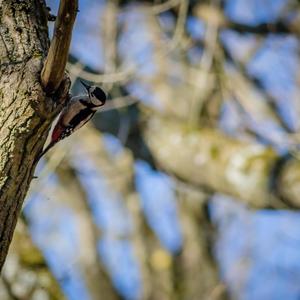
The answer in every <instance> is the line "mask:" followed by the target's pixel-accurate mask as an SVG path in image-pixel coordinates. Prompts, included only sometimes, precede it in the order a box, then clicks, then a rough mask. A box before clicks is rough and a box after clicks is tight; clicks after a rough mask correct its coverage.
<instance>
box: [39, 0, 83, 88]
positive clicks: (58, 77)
mask: <svg viewBox="0 0 300 300" xmlns="http://www.w3.org/2000/svg"><path fill="white" fill-rule="evenodd" d="M77 11H78V0H61V1H60V5H59V10H58V16H57V19H56V22H55V28H54V34H53V39H52V41H51V45H50V48H49V52H48V56H47V59H46V61H45V65H44V68H43V70H42V74H41V79H42V85H43V87H44V90H45V91H46V93H48V94H51V93H53V92H55V91H56V90H57V89H58V87H59V85H60V83H61V81H62V79H63V77H64V71H65V67H66V64H67V59H68V53H69V47H70V43H71V37H72V29H73V24H74V21H75V18H76V14H77Z"/></svg>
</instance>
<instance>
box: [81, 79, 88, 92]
mask: <svg viewBox="0 0 300 300" xmlns="http://www.w3.org/2000/svg"><path fill="white" fill-rule="evenodd" d="M79 81H80V82H81V84H82V85H83V86H84V87H85V88H86V90H87V91H88V92H89V89H90V86H89V85H88V84H86V83H85V82H83V81H82V80H79Z"/></svg>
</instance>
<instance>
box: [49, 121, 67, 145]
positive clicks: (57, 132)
mask: <svg viewBox="0 0 300 300" xmlns="http://www.w3.org/2000/svg"><path fill="white" fill-rule="evenodd" d="M63 131H64V128H63V126H61V125H60V124H56V126H55V127H54V129H53V132H52V136H51V142H57V141H59V140H60V138H61V134H62V133H63Z"/></svg>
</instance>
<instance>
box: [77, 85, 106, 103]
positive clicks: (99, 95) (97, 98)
mask: <svg viewBox="0 0 300 300" xmlns="http://www.w3.org/2000/svg"><path fill="white" fill-rule="evenodd" d="M80 82H81V84H82V85H83V86H84V87H85V89H86V90H87V92H88V95H89V98H90V100H91V102H92V103H93V104H94V105H96V106H102V105H104V104H105V101H106V98H107V96H106V94H105V92H104V91H103V90H102V89H100V88H99V87H97V86H95V85H88V84H86V83H85V82H83V81H81V80H80Z"/></svg>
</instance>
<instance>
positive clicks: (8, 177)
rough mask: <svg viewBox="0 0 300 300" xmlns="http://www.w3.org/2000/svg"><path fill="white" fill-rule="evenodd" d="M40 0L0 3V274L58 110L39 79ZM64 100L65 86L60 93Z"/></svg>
mask: <svg viewBox="0 0 300 300" xmlns="http://www.w3.org/2000/svg"><path fill="white" fill-rule="evenodd" d="M47 17H48V14H47V10H46V6H45V3H44V1H43V0H24V1H17V0H0V73H1V77H0V270H1V268H2V266H3V263H4V261H5V257H6V254H7V251H8V247H9V244H10V241H11V238H12V235H13V232H14V228H15V225H16V222H17V218H18V216H19V213H20V209H21V207H22V203H23V200H24V198H25V196H26V193H27V190H28V188H29V185H30V181H31V179H32V177H33V172H34V168H35V164H36V163H35V158H36V157H37V156H38V154H39V152H40V151H41V149H42V147H43V145H44V142H45V140H46V137H47V134H48V131H49V128H50V125H51V122H52V121H53V119H54V118H55V116H56V115H57V113H58V112H59V106H57V105H56V104H55V101H53V99H54V97H53V99H52V98H50V97H47V96H46V94H45V93H44V91H43V89H42V86H41V83H40V73H41V70H42V67H43V62H44V60H45V56H46V54H47V51H48V47H49V39H48V26H47ZM59 90H60V91H59V93H60V95H59V93H58V94H57V95H55V97H56V98H57V97H58V95H59V97H60V98H66V94H67V92H68V84H67V81H64V82H63V84H62V85H61V88H60V89H59Z"/></svg>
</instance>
